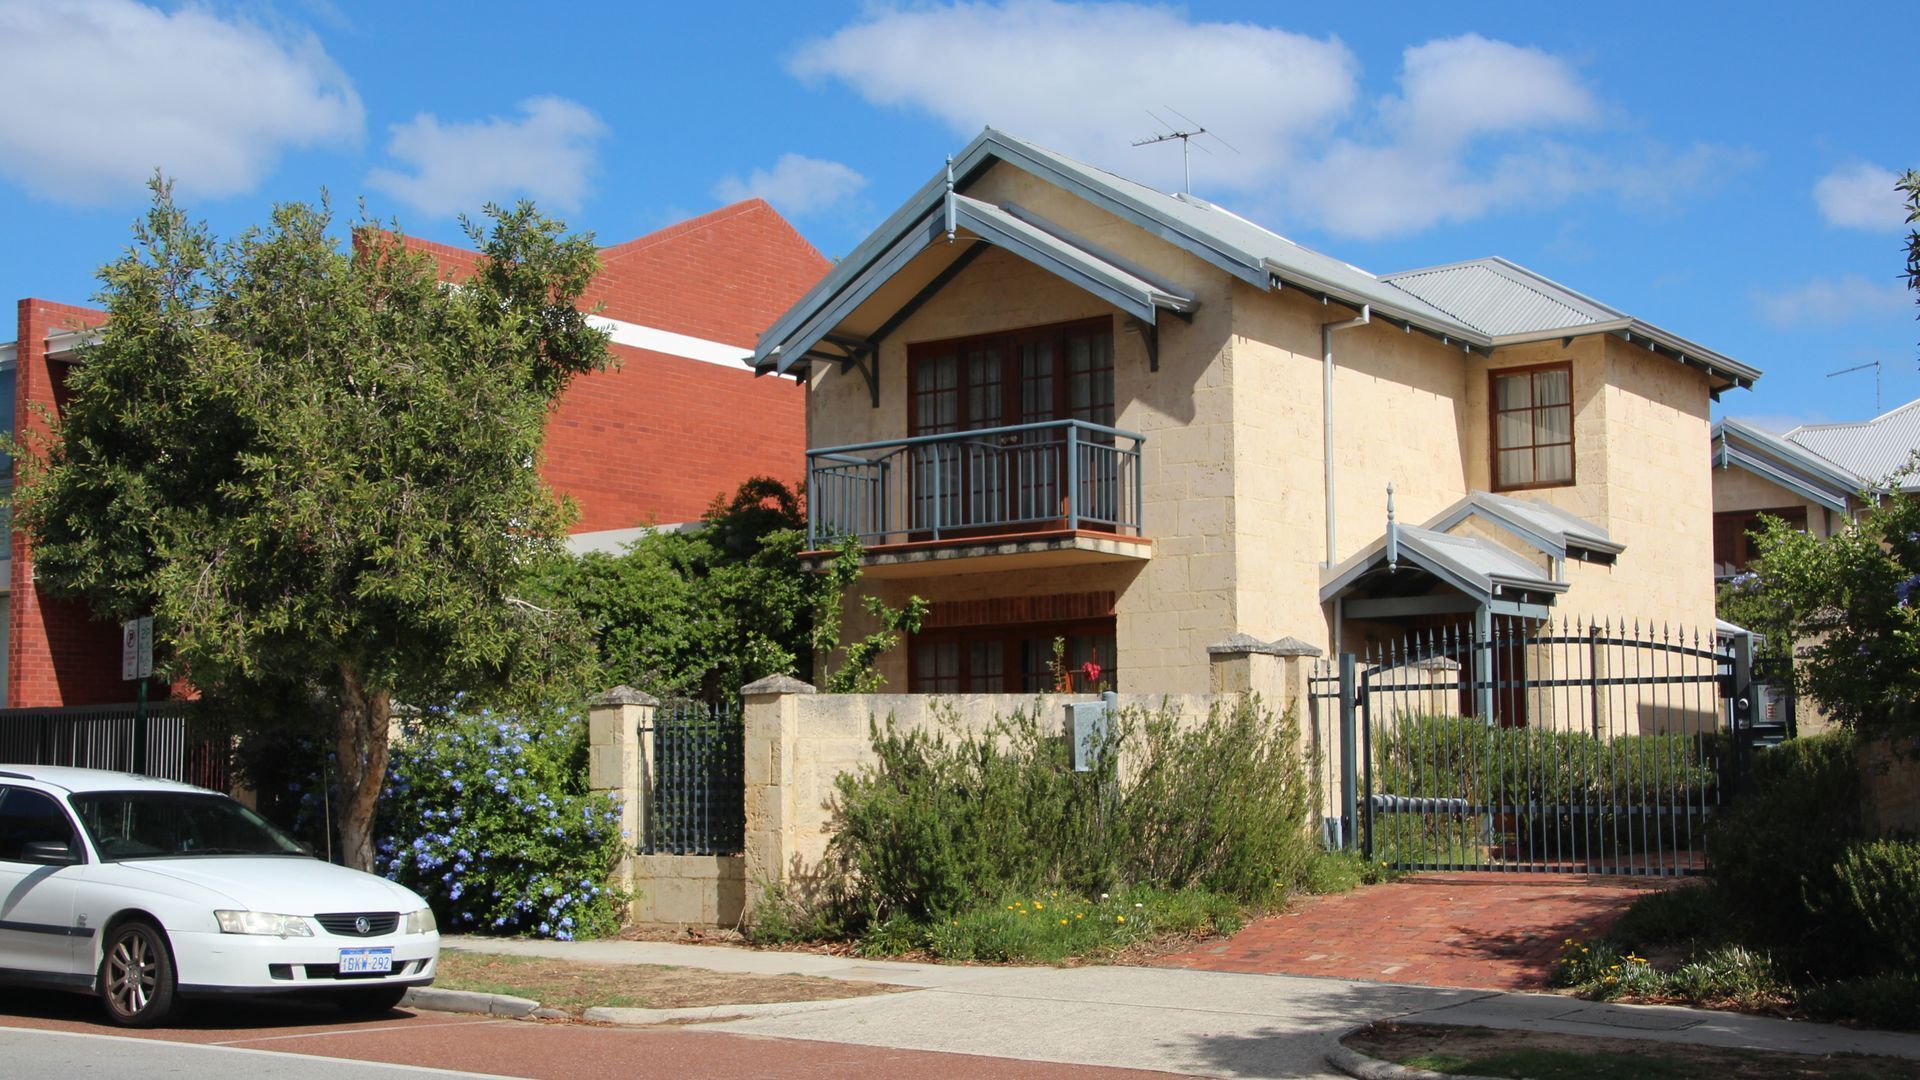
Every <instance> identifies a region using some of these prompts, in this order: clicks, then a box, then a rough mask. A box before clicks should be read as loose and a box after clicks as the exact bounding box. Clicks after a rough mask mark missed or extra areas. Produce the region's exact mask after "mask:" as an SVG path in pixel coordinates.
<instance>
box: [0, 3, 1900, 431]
mask: <svg viewBox="0 0 1920 1080" xmlns="http://www.w3.org/2000/svg"><path fill="white" fill-rule="evenodd" d="M1794 7H1796V5H1753V4H1742V5H1732V4H1728V5H1720V4H1673V3H1665V4H1658V5H1654V4H1645V5H1636V4H1606V5H1574V6H1569V7H1567V8H1558V9H1556V8H1557V6H1556V5H1543V4H1538V3H1529V4H1524V5H1523V4H1514V5H1431V4H1390V3H1384V4H1383V3H1376V4H1368V5H1362V6H1351V5H1349V6H1345V7H1339V6H1329V5H1319V6H1310V5H1286V6H1284V7H1283V6H1281V5H1274V4H1258V3H1242V4H1234V3H1217V4H1214V3H1204V4H1192V5H1188V6H1184V7H1175V6H1157V5H1128V4H1093V3H1083V4H1064V3H1054V2H1024V3H1022V2H1005V3H1000V2H995V3H977V4H954V3H934V4H907V5H890V4H857V3H847V4H805V3H778V4H751V5H749V4H721V5H697V4H695V5H684V4H676V5H653V4H640V5H636V4H606V5H591V4H570V5H548V6H542V7H536V6H535V5H531V4H509V3H488V2H484V0H474V2H470V3H463V4H458V5H456V4H441V3H433V4H428V3H421V4H390V3H382V4H371V3H369V4H356V3H348V2H340V3H328V2H326V0H283V2H280V3H278V4H274V5H258V4H249V5H238V4H230V3H210V4H198V5H176V4H168V3H159V4H157V5H143V4H140V3H137V2H135V0H84V2H82V0H72V2H68V0H0V70H5V71H7V72H9V88H8V92H7V93H6V94H5V95H0V236H3V237H4V238H5V240H6V243H5V244H4V247H0V296H4V297H5V298H7V299H13V298H18V297H23V296H38V297H43V298H46V299H51V300H61V301H68V302H85V301H86V300H87V299H88V298H89V296H90V295H91V294H92V292H93V288H94V284H93V280H92V273H93V270H94V268H95V267H96V266H98V265H99V264H100V263H102V262H104V261H106V260H108V259H110V258H112V257H113V256H114V254H115V253H116V252H117V251H118V250H119V249H120V247H121V246H123V245H124V243H125V241H126V236H127V226H128V224H129V223H130V222H131V221H132V220H133V219H134V217H135V216H136V215H137V214H138V213H139V211H140V209H141V207H142V205H143V201H144V192H143V190H142V186H141V184H142V180H143V179H144V177H145V176H146V175H147V174H148V173H149V172H150V171H151V170H152V168H154V167H155V166H159V167H162V168H164V169H165V170H166V171H167V172H168V173H169V174H170V175H173V176H174V177H176V178H177V180H178V183H179V186H180V189H181V195H182V201H183V202H185V203H186V204H187V205H188V206H189V208H190V209H191V210H192V211H193V212H194V213H196V214H198V215H200V216H203V217H205V218H207V219H208V220H209V221H210V222H211V223H212V224H213V225H214V226H215V228H216V229H218V230H220V231H223V232H231V231H233V230H236V229H238V228H241V227H244V226H245V225H247V224H250V223H254V222H258V221H260V220H262V219H263V218H264V216H265V213H266V210H267V208H268V207H269V206H270V205H271V204H272V203H273V202H275V201H284V200H292V199H311V198H313V197H314V196H315V195H316V194H317V193H318V191H319V190H320V189H321V188H322V187H323V186H324V187H325V188H327V189H328V190H330V191H331V192H332V193H333V196H334V198H335V201H336V203H337V204H339V205H341V206H343V207H348V208H351V206H352V204H353V201H354V200H355V199H356V198H358V197H362V196H364V197H365V199H366V201H367V204H368V206H369V208H370V210H371V211H372V212H373V213H374V214H375V215H376V216H379V217H382V218H385V217H395V218H397V219H398V220H399V221H400V222H401V223H402V225H403V226H404V227H405V228H406V229H407V230H408V231H410V232H414V233H417V234H419V235H423V236H427V237H430V238H434V239H439V240H446V241H454V242H457V241H459V240H460V239H461V237H460V234H459V231H458V228H457V226H456V224H455V221H454V218H455V214H456V213H457V212H458V211H460V210H469V211H471V210H475V209H477V207H478V205H479V204H480V202H482V201H483V200H485V199H488V198H494V199H509V198H513V197H517V196H522V195H525V196H531V197H534V198H535V199H536V200H537V201H538V202H539V203H540V204H541V205H542V206H543V207H546V208H547V209H549V210H551V211H553V212H555V213H556V214H558V215H559V216H561V217H563V218H565V219H566V220H567V221H568V222H569V223H570V224H571V225H572V226H574V227H575V228H578V229H590V230H592V231H593V232H594V233H596V234H597V236H598V237H599V239H600V241H601V242H602V243H616V242H618V241H621V240H625V239H629V238H631V237H633V236H636V235H639V234H641V233H644V232H647V231H650V230H652V229H654V228H657V227H659V226H662V225H666V224H670V223H672V222H673V221H676V220H679V219H680V218H682V217H685V216H688V215H690V214H694V213H698V212H701V211H704V210H708V209H711V208H713V207H715V206H718V205H721V204H722V203H724V202H726V201H729V200H731V199H734V198H739V197H743V196H745V195H754V194H757V195H764V196H766V197H767V198H768V199H769V200H770V201H772V202H773V203H774V204H775V205H776V206H777V207H779V208H780V209H781V210H782V211H783V212H785V213H786V214H787V215H788V216H789V217H790V218H791V219H792V220H793V221H794V222H795V224H796V225H798V226H799V228H800V229H801V231H802V232H803V233H805V234H806V236H807V237H808V238H809V239H811V240H812V241H813V242H814V244H815V245H817V246H818V247H819V248H820V249H821V251H823V252H824V253H826V254H827V255H829V256H836V255H840V254H842V253H844V252H846V251H847V250H849V249H850V248H851V247H852V246H853V245H854V244H855V243H857V242H858V241H859V239H860V238H861V237H862V236H863V235H864V234H865V233H866V231H867V230H868V229H870V228H871V227H872V226H873V225H875V224H877V223H878V222H879V220H880V219H881V218H882V217H884V216H885V214H886V213H887V212H888V211H889V210H891V209H892V208H893V207H894V206H895V205H897V204H898V203H899V202H900V201H902V200H903V199H904V198H905V197H906V196H907V195H908V194H909V193H910V192H911V191H912V190H913V189H914V188H915V187H916V186H918V185H919V184H920V183H921V182H923V181H924V180H925V179H926V178H927V177H928V176H930V175H932V174H933V173H934V171H935V170H937V169H938V168H939V167H940V164H941V161H942V159H943V157H944V156H945V155H946V154H948V153H951V152H953V151H955V150H957V149H959V148H960V147H961V146H963V145H964V144H965V143H966V141H967V139H968V138H970V137H971V136H972V135H973V134H974V133H976V132H977V131H978V130H979V128H980V127H981V126H982V125H984V124H989V123H991V124H993V125H995V126H998V127H1002V128H1005V129H1007V130H1008V131H1011V132H1013V133H1015V134H1018V135H1022V136H1024V137H1027V138H1030V139H1033V140H1034V141H1037V142H1040V143H1042V144H1045V145H1048V146H1051V147H1053V148H1055V149H1058V150H1061V151H1063V152H1066V153H1069V154H1073V155H1074V156H1077V157H1081V158H1083V159H1085V160H1089V161H1092V162H1094V163H1095V164H1098V165H1102V166H1104V167H1107V168H1110V169H1113V170H1115V171H1117V172H1121V173H1123V174H1125V175H1129V176H1133V177H1135V178H1137V179H1141V180H1144V181H1147V182H1149V183H1154V184H1157V185H1159V186H1162V187H1166V188H1174V187H1177V186H1178V185H1179V183H1180V164H1179V152H1178V149H1177V145H1167V146H1158V147H1150V148H1141V149H1135V148H1133V147H1131V146H1129V145H1128V144H1129V143H1130V142H1131V141H1133V140H1135V139H1139V138H1144V137H1146V136H1148V135H1151V134H1154V133H1155V131H1156V129H1157V128H1159V124H1158V122H1157V121H1156V120H1155V118H1154V117H1153V116H1150V115H1149V110H1151V111H1152V112H1153V113H1157V114H1158V115H1159V116H1160V117H1161V118H1163V119H1166V120H1173V121H1177V119H1178V117H1177V116H1176V115H1175V114H1174V113H1172V112H1169V111H1168V110H1177V112H1178V113H1179V114H1184V115H1185V116H1188V117H1192V118H1194V119H1195V120H1197V121H1199V122H1200V123H1203V124H1206V125H1207V126H1209V127H1210V128H1212V129H1213V130H1215V131H1216V132H1217V133H1218V134H1219V135H1220V136H1222V137H1223V138H1224V139H1225V140H1226V141H1227V142H1228V143H1231V144H1232V147H1233V148H1232V149H1228V148H1227V147H1226V146H1224V145H1222V144H1220V143H1217V142H1215V143H1207V142H1206V141H1205V140H1202V143H1203V145H1207V146H1208V148H1209V149H1210V150H1211V151H1212V152H1211V153H1199V152H1196V153H1195V154H1194V161H1193V174H1194V177H1193V184H1194V190H1195V193H1196V194H1199V195H1201V196H1204V197H1206V198H1209V199H1212V200H1214V201H1216V202H1218V203H1221V204H1222V205H1224V206H1227V207H1228V208H1230V209H1234V210H1236V211H1238V212H1240V213H1242V214H1244V215H1245V216H1248V217H1250V218H1253V219H1254V220H1256V221H1259V222H1260V223H1262V224H1264V225H1267V226H1268V227H1270V228H1273V229H1275V230H1276V231H1279V232H1281V233H1283V234H1285V235H1287V236H1289V237H1291V238H1293V239H1295V240H1297V241H1300V242H1302V243H1305V244H1308V245H1310V246H1313V247H1317V248H1319V249H1321V250H1323V251H1326V252H1328V253H1330V254H1333V255H1336V256H1338V257H1340V258H1343V259H1345V260H1347V261H1348V262H1351V263H1354V264H1356V265H1358V266H1362V267H1364V268H1366V269H1368V270H1372V271H1375V272H1386V271H1390V270H1399V269H1406V268H1411V267H1415V266H1424V265H1429V264H1433V263H1440V262H1447V261H1452V260H1455V259H1462V258H1470V257H1474V256H1479V255H1487V254H1499V255H1504V256H1506V257H1508V258H1510V259H1513V260H1515V261H1517V262H1520V263H1522V264H1524V265H1526V266H1529V267H1531V268H1533V269H1535V270H1538V271H1540V272H1542V273H1544V274H1546V275H1548V276H1549V277H1553V278H1555V279H1557V280H1559V281H1561V282H1563V283H1565V284H1567V285H1569V286H1572V287H1573V288H1576V289H1579V290H1580V291H1582V292H1586V293H1588V294H1589V295H1592V296H1594V297H1596V298H1598V299H1600V300H1602V301H1605V302H1606V303H1609V304H1611V305H1613V306H1615V307H1618V308H1621V309H1623V310H1625V311H1628V312H1629V313H1631V314H1634V315H1637V316H1639V317H1641V318H1643V319H1646V320H1648V321H1651V322H1654V323H1656V324H1658V325H1661V326H1663V327H1665V328H1667V329H1669V330H1671V331H1673V332H1675V333H1679V334H1682V335H1685V336H1687V337H1690V338H1693V339H1694V340H1697V341H1699V342H1701V343H1703V344H1706V345H1708V346H1710V347H1712V348H1715V349H1717V350H1719V351H1721V352H1724V353H1726V354H1728V355H1731V356H1734V357H1737V358H1739V359H1741V360H1744V361H1746V362H1748V363H1751V364H1754V365H1756V366H1758V367H1760V368H1762V369H1764V370H1765V371H1766V377H1765V378H1764V379H1762V380H1761V382H1760V385H1759V388H1758V389H1757V390H1755V391H1754V392H1751V393H1732V394H1729V395H1728V397H1727V400H1726V401H1725V402H1724V403H1723V404H1722V406H1721V408H1722V409H1723V410H1724V411H1725V412H1726V413H1727V414H1729V415H1735V416H1743V417H1748V418H1752V419H1755V420H1758V421H1760V422H1762V423H1764V424H1767V425H1769V426H1773V427H1776V428H1778V427H1784V426H1788V425H1790V424H1792V423H1794V422H1798V421H1820V420H1840V419H1853V418H1858V417H1862V416H1866V415H1869V414H1871V413H1872V411H1873V407H1874V402H1873V373H1872V372H1871V371H1863V372H1859V373H1856V374H1852V375H1845V376H1840V377H1838V378H1828V377H1827V373H1828V372H1830V371H1833V370H1836V369H1839V368H1844V367H1851V366H1854V365H1857V364H1868V363H1872V362H1873V361H1876V360H1877V361H1880V362H1881V363H1882V365H1883V366H1882V382H1883V390H1882V394H1883V398H1884V404H1885V406H1886V407H1889V408H1890V407H1892V406H1893V405H1895V404H1898V403H1900V402H1903V401H1907V400H1910V399H1912V398H1915V397H1920V366H1917V365H1916V356H1917V355H1920V346H1917V345H1916V342H1917V341H1920V324H1916V323H1915V321H1914V315H1915V313H1916V308H1915V305H1914V303H1913V296H1912V294H1911V293H1909V292H1906V291H1905V290H1904V289H1903V288H1901V283H1900V281H1899V276H1898V275H1899V270H1900V267H1901V261H1902V259H1901V246H1902V244H1901V237H1902V235H1903V227H1902V225H1901V221H1900V217H1901V215H1900V213H1899V205H1898V199H1897V197H1896V196H1895V195H1894V194H1893V193H1892V192H1891V190H1890V185H1891V183H1892V178H1893V175H1894V174H1895V173H1897V172H1898V171H1900V170H1902V169H1904V168H1907V167H1910V166H1920V123H1916V121H1915V118H1914V116H1913V115H1912V112H1911V109H1910V107H1909V106H1907V105H1906V104H1905V102H1906V99H1907V97H1908V96H1909V95H1908V94H1907V93H1906V92H1905V91H1904V90H1903V89H1902V86H1903V84H1902V82H1901V80H1900V78H1899V77H1898V76H1899V74H1900V73H1902V72H1904V71H1905V62H1906V61H1907V57H1906V56H1905V53H1906V52H1907V50H1908V48H1909V46H1910V43H1911V40H1912V36H1911V35H1912V20H1911V12H1910V10H1908V9H1907V8H1906V6H1905V5H1898V4H1891V3H1889V4H1884V5H1864V4H1863V5H1852V4H1836V5H1825V6H1823V7H1822V8H1821V9H1819V10H1818V11H1817V12H1807V13H1804V14H1801V13H1793V14H1783V13H1777V10H1778V11H1784V10H1786V9H1791V8H1794ZM1776 9H1777V10H1776Z"/></svg>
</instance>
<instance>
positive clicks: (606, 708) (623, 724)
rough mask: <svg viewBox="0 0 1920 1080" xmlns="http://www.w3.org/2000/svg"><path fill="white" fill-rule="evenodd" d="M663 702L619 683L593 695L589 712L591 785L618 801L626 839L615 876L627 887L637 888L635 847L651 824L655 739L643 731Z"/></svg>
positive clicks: (588, 775) (649, 727)
mask: <svg viewBox="0 0 1920 1080" xmlns="http://www.w3.org/2000/svg"><path fill="white" fill-rule="evenodd" d="M659 704H660V703H659V702H658V701H656V700H654V698H653V696H652V695H650V694H644V693H641V692H640V691H638V690H635V689H634V688H633V687H631V686H616V687H614V688H613V689H611V690H609V691H607V692H606V693H604V694H601V695H600V696H599V697H597V698H594V699H593V701H592V702H590V703H589V709H588V712H587V740H588V742H587V786H588V787H590V788H592V789H593V790H594V791H596V792H603V793H605V794H607V795H610V796H612V797H613V799H614V801H615V802H617V803H618V804H619V806H620V835H621V838H622V839H623V840H625V841H626V842H625V844H624V845H622V848H623V851H624V855H623V856H622V858H621V860H620V866H619V867H618V868H617V869H616V870H615V871H614V878H615V883H616V884H618V885H619V886H620V887H621V888H623V889H627V890H631V889H632V888H633V867H634V858H633V856H634V854H635V850H636V848H637V847H638V846H639V844H640V843H641V842H642V840H643V839H644V838H645V836H646V830H647V829H648V828H650V827H651V826H652V821H651V820H649V819H650V818H651V816H652V813H653V741H652V740H651V739H647V738H644V737H643V736H642V735H641V732H642V731H643V730H650V729H651V728H652V727H653V711H654V709H655V708H656V707H657V706H658V705H659Z"/></svg>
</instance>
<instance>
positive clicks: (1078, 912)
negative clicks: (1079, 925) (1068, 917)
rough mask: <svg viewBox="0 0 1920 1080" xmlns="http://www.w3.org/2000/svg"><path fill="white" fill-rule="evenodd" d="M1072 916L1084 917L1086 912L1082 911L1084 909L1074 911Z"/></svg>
mask: <svg viewBox="0 0 1920 1080" xmlns="http://www.w3.org/2000/svg"><path fill="white" fill-rule="evenodd" d="M1073 917H1074V918H1076V919H1084V918H1086V917H1087V913H1086V912H1084V911H1076V912H1074V915H1073Z"/></svg>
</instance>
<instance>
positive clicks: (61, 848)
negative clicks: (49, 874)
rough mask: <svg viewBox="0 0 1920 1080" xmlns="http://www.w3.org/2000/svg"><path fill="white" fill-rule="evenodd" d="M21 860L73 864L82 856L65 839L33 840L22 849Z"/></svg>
mask: <svg viewBox="0 0 1920 1080" xmlns="http://www.w3.org/2000/svg"><path fill="white" fill-rule="evenodd" d="M20 861H21V862H29V863H37V864H39V865H41V866H72V865H74V864H75V863H77V862H79V861H80V856H79V854H78V853H76V852H75V851H74V850H73V848H72V847H71V846H70V845H69V844H68V843H67V842H66V841H65V840H33V841H29V842H28V843H27V845H26V846H25V847H22V848H21V849H20Z"/></svg>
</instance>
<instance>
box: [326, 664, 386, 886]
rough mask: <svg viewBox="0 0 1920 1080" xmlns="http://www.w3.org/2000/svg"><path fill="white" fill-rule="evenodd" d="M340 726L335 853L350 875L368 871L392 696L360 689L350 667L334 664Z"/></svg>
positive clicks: (338, 737) (358, 678) (371, 869)
mask: <svg viewBox="0 0 1920 1080" xmlns="http://www.w3.org/2000/svg"><path fill="white" fill-rule="evenodd" d="M340 691H341V693H340V725H339V729H338V731H337V732H336V734H335V741H334V751H335V753H336V755H337V756H338V757H339V761H340V765H339V768H340V772H339V774H338V775H337V777H336V782H337V783H338V784H339V788H340V854H341V858H343V859H344V860H345V861H346V864H347V865H348V866H350V867H352V868H353V869H355V870H365V871H367V872H368V873H372V872H373V816H374V811H375V810H376V809H377V808H378V807H379V805H380V788H381V787H382V786H383V785H384V784H385V783H386V779H387V730H388V723H389V722H390V721H391V719H392V715H393V697H392V695H391V694H390V693H389V692H388V691H386V690H384V689H382V690H373V691H369V690H368V689H367V688H366V687H364V686H362V685H361V682H360V676H359V673H358V672H356V671H354V669H353V665H351V664H342V665H340Z"/></svg>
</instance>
